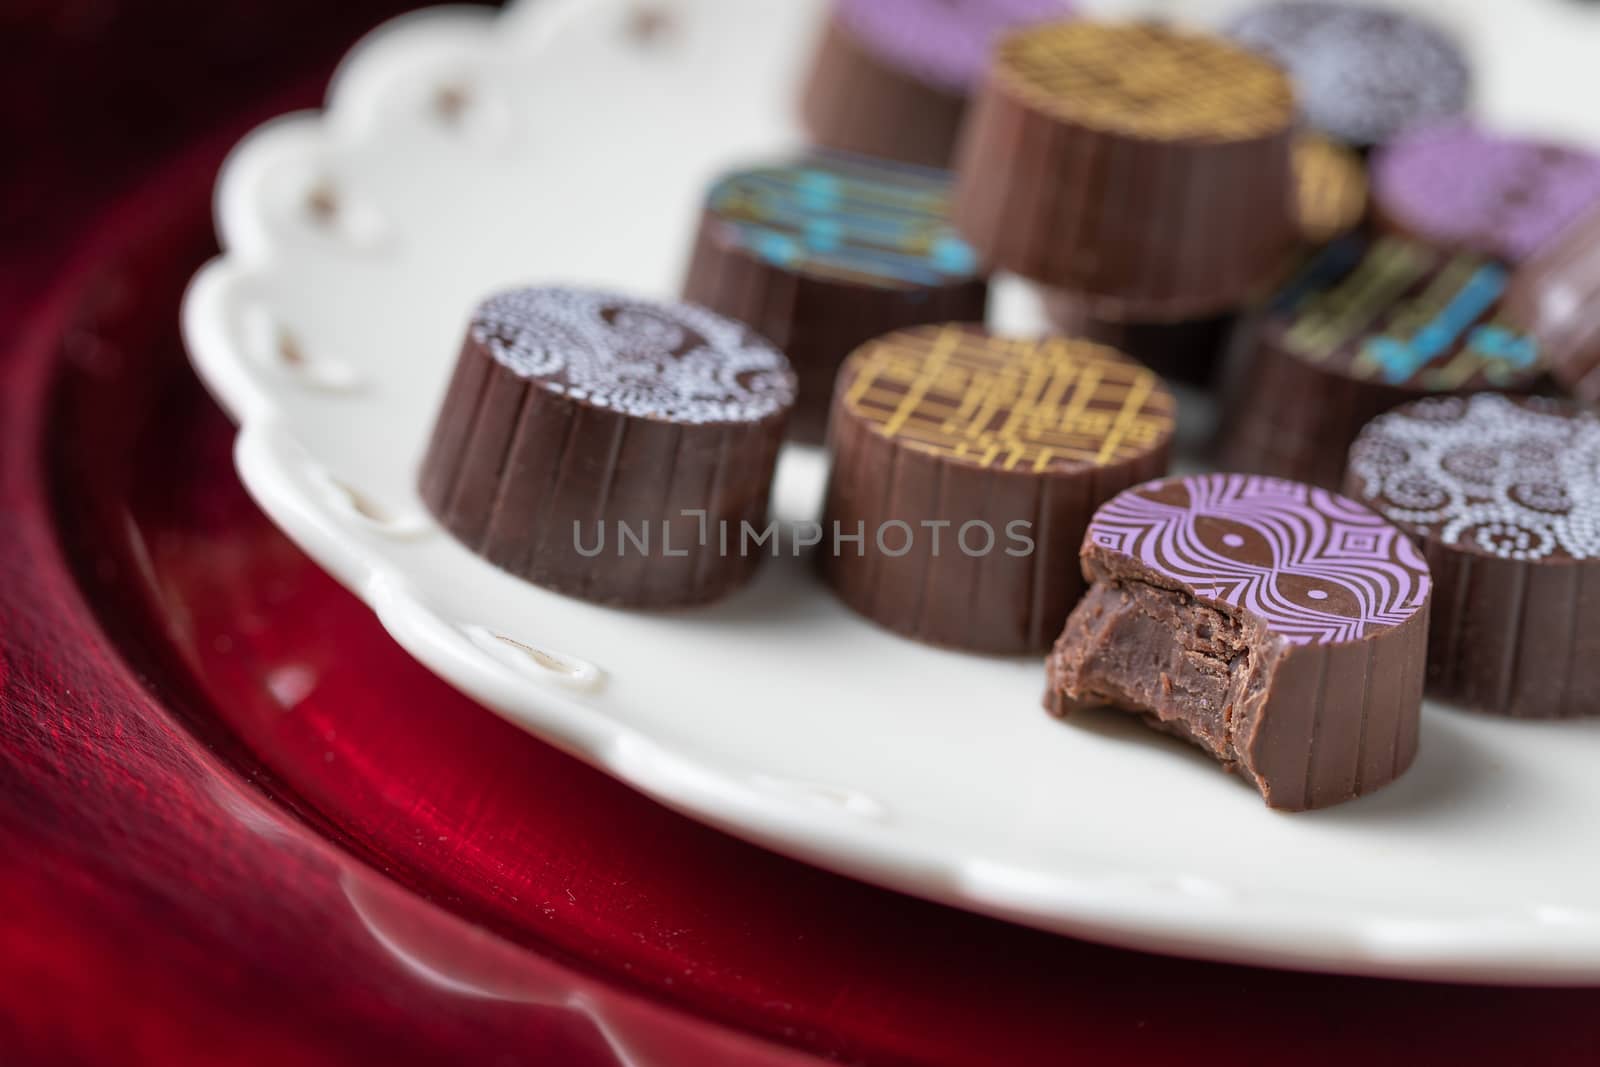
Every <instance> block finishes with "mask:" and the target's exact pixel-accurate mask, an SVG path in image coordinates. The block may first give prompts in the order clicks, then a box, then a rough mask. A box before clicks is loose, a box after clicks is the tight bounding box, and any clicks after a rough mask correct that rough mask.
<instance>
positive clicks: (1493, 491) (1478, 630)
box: [1345, 394, 1600, 718]
mask: <svg viewBox="0 0 1600 1067" xmlns="http://www.w3.org/2000/svg"><path fill="white" fill-rule="evenodd" d="M1345 484H1346V492H1348V493H1349V494H1350V495H1352V496H1354V497H1355V498H1356V499H1358V500H1360V501H1362V502H1364V503H1366V504H1368V505H1369V506H1371V507H1372V508H1374V509H1376V510H1377V511H1378V512H1379V513H1380V514H1382V515H1385V516H1387V517H1388V518H1389V519H1390V520H1391V521H1393V522H1394V523H1396V524H1397V525H1398V526H1399V527H1400V528H1401V529H1403V530H1405V531H1406V532H1407V533H1409V534H1411V535H1412V537H1413V538H1415V539H1416V541H1417V542H1418V543H1419V544H1420V545H1421V546H1422V551H1423V554H1424V555H1425V556H1426V557H1427V559H1428V565H1429V567H1431V568H1432V570H1433V577H1434V580H1435V581H1436V582H1437V583H1438V592H1437V594H1436V595H1435V597H1434V607H1433V624H1432V634H1431V638H1430V640H1429V642H1428V690H1429V692H1430V693H1431V694H1433V695H1434V696H1437V697H1439V698H1440V699H1443V700H1449V701H1455V702H1457V703H1460V704H1463V705H1466V706H1467V707H1470V708H1475V709H1477V710H1480V711H1487V712H1493V713H1496V714H1500V715H1515V716H1525V717H1537V718H1562V717H1571V716H1578V715H1595V714H1600V419H1597V418H1596V417H1595V416H1593V415H1590V414H1584V413H1581V412H1580V411H1579V410H1578V409H1577V408H1576V407H1575V406H1574V405H1572V404H1570V403H1566V402H1563V401H1558V400H1551V399H1544V398H1528V399H1515V400H1514V399H1510V398H1507V397H1504V396H1499V395H1495V394H1482V395H1478V396H1473V397H1439V398H1434V399H1429V400H1421V401H1417V402H1416V403H1413V404H1408V405H1406V406H1405V407H1403V408H1400V409H1398V410H1397V411H1393V412H1390V413H1389V414H1387V415H1384V416H1383V417H1381V418H1379V419H1377V420H1375V421H1374V422H1373V423H1372V424H1371V425H1369V426H1368V427H1367V428H1366V429H1365V430H1363V431H1362V433H1361V436H1360V437H1359V438H1358V439H1357V440H1356V443H1355V446H1354V447H1353V448H1352V449H1351V451H1350V471H1349V475H1348V478H1347V480H1346V483H1345Z"/></svg>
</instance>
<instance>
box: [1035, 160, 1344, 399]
mask: <svg viewBox="0 0 1600 1067" xmlns="http://www.w3.org/2000/svg"><path fill="white" fill-rule="evenodd" d="M1294 168H1295V185H1296V188H1297V190H1298V203H1299V219H1300V235H1301V240H1302V241H1304V242H1305V243H1306V244H1308V245H1318V244H1323V243H1325V242H1327V241H1331V240H1333V239H1334V238H1336V237H1339V236H1340V235H1342V234H1345V233H1349V232H1350V231H1351V230H1353V229H1355V228H1356V227H1357V226H1359V225H1360V224H1361V221H1362V219H1363V218H1365V216H1366V211H1367V180H1366V174H1365V171H1364V169H1363V167H1362V165H1361V161H1360V160H1359V159H1357V158H1356V156H1355V153H1353V152H1351V151H1350V150H1349V149H1346V148H1341V147H1340V146H1338V145H1336V144H1333V143H1332V142H1331V141H1328V140H1326V139H1324V138H1322V137H1315V136H1304V137H1301V138H1300V139H1299V140H1298V141H1296V142H1295V149H1294ZM1045 306H1046V309H1047V311H1048V313H1049V315H1050V320H1051V322H1052V323H1053V324H1054V325H1055V327H1056V328H1057V329H1058V330H1060V331H1061V332H1063V333H1066V334H1069V335H1071V336H1074V337H1087V338H1088V339H1090V340H1092V341H1099V342H1100V343H1102V344H1107V345H1110V346H1111V347H1112V348H1116V349H1118V350H1120V351H1123V352H1126V353H1127V354H1128V355H1130V356H1132V357H1133V358H1134V359H1137V360H1138V361H1139V362H1140V363H1143V364H1144V365H1145V366H1147V367H1149V368H1150V369H1151V370H1154V371H1155V372H1156V373H1158V374H1160V375H1161V376H1162V377H1163V378H1166V379H1167V380H1168V381H1175V382H1183V383H1185V384H1188V385H1195V386H1206V385H1209V384H1211V382H1212V380H1213V379H1214V378H1215V376H1216V371H1217V368H1218V366H1219V364H1220V363H1221V359H1222V355H1223V353H1224V351H1225V350H1226V348H1227V346H1228V341H1229V339H1230V338H1231V337H1232V336H1233V326H1234V315H1233V313H1232V312H1228V313H1225V314H1221V315H1210V316H1206V317H1204V318H1199V319H1179V320H1177V321H1167V320H1163V319H1159V318H1149V317H1147V316H1141V315H1140V314H1139V311H1138V309H1137V308H1130V307H1123V306H1119V305H1118V304H1116V303H1114V302H1108V301H1095V300H1090V299H1084V298H1083V297H1080V296H1078V295H1076V294H1074V293H1068V292H1053V293H1050V294H1049V295H1048V296H1047V297H1046V303H1045Z"/></svg>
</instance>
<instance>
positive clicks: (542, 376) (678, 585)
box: [421, 288, 795, 607]
mask: <svg viewBox="0 0 1600 1067" xmlns="http://www.w3.org/2000/svg"><path fill="white" fill-rule="evenodd" d="M794 397H795V381H794V374H793V372H792V371H791V370H790V369H789V364H788V361H787V360H785V359H784V358H783V355H782V354H781V353H779V352H778V351H777V350H776V349H774V348H773V347H772V346H771V345H769V344H767V343H766V342H765V341H763V340H761V339H760V338H759V337H757V336H756V335H755V334H754V333H752V332H751V331H750V330H749V329H748V328H747V327H745V326H744V325H742V324H741V323H737V322H733V321H731V320H729V319H725V318H723V317H722V316H720V315H716V314H713V313H711V312H709V311H707V310H705V309H704V308H700V307H696V306H694V305H690V304H663V303H655V302H651V301H646V300H636V299H633V298H631V297H626V296H618V295H615V294H611V293H603V292H594V291H591V290H587V289H567V288H534V289H519V290H514V291H510V292H505V293H500V294H499V295H497V296H494V297H491V298H490V299H488V300H487V301H485V302H484V303H483V304H481V305H479V307H478V308H477V310H476V311H475V312H474V313H473V316H472V321H471V324H470V325H469V327H468V329H467V338H466V342H465V344H464V345H463V346H462V349H461V356H460V359H459V360H458V362H457V364H456V369H455V375H454V377H453V378H452V379H451V382H450V385H449V389H448V391H447V393H446V395H445V399H444V405H443V408H442V409H441V411H440V414H439V418H438V422H437V423H436V425H435V427H434V432H433V438H432V441H431V443H430V444H429V446H428V450H427V453H426V455H425V457H424V459H423V462H422V473H421V493H422V499H423V501H424V502H425V503H426V504H427V506H428V508H429V509H430V510H431V511H432V512H433V514H434V515H435V517H437V518H438V520H439V522H440V523H441V524H442V525H443V526H444V528H445V529H446V530H448V531H449V532H450V533H451V534H453V535H454V536H455V537H456V538H457V539H458V540H460V541H461V542H462V543H463V544H465V545H466V546H467V547H468V548H470V549H472V550H473V551H474V552H476V553H478V554H479V555H481V556H483V557H484V558H485V559H487V560H488V561H489V562H491V563H493V564H495V565H496V566H499V567H502V568H504V569H505V570H507V571H509V572H511V573H512V574H515V575H517V576H518V577H521V578H526V579H527V580H529V581H531V582H534V583H536V584H538V585H541V586H544V587H546V588H548V589H553V590H555V591H557V592H560V593H566V594H569V595H571V596H577V597H582V598H584V599H586V600H594V601H599V602H601V603H607V604H618V605H627V606H635V607H666V606H672V605H686V604H696V603H702V602H705V601H709V600H714V599H716V598H717V597H720V596H722V595H723V594H725V593H727V592H729V591H731V590H732V589H734V588H735V587H736V586H738V585H740V584H741V583H743V582H744V581H745V580H746V579H747V578H749V577H750V575H751V574H752V572H753V571H754V569H755V566H756V564H757V562H758V560H759V554H755V553H752V554H749V555H742V554H739V553H723V552H721V551H719V549H718V541H719V538H718V536H717V533H716V531H718V530H719V528H720V527H719V525H718V524H719V523H722V522H726V523H728V524H730V525H731V526H733V527H734V528H735V529H737V528H738V525H739V523H741V522H749V523H751V524H752V525H753V526H755V527H757V528H760V527H763V526H764V525H765V523H766V514H767V497H768V492H769V489H770V487H771V483H772V472H773V466H774V464H775V462H776V460H777V454H778V446H779V443H780V441H781V439H782V437H783V426H784V421H785V420H786V419H787V417H788V414H789V409H790V408H791V407H792V406H793V404H794ZM706 530H710V531H712V533H711V535H710V536H709V537H707V536H704V531H706Z"/></svg>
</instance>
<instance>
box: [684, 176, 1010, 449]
mask: <svg viewBox="0 0 1600 1067" xmlns="http://www.w3.org/2000/svg"><path fill="white" fill-rule="evenodd" d="M988 295H989V290H988V285H987V283H986V282H985V281H984V279H983V277H982V276H981V275H980V274H979V271H978V261H977V257H976V255H975V254H974V253H973V251H972V249H971V248H970V247H968V246H967V243H966V242H965V241H963V240H961V238H960V237H959V236H958V235H957V234H956V232H955V229H954V228H953V227H952V226H951V224H950V176H949V174H948V173H947V172H945V171H940V170H929V169H926V168H922V167H910V166H903V165H898V164H893V163H885V162H882V161H879V160H870V159H864V158H862V157H859V156H844V155H833V154H819V155H815V156H811V157H808V158H805V159H801V160H797V161H795V162H792V163H784V164H780V165H774V166H768V167H757V168H753V169H750V170H741V171H736V172H734V173H732V174H729V175H727V176H725V177H723V178H721V179H720V180H719V181H717V182H716V183H715V184H714V185H713V186H712V188H711V192H710V194H709V196H708V197H707V199H706V205H705V211H704V214H703V216H702V219H701V223H700V234H699V237H698V238H697V239H696V242H695V249H694V257H693V259H692V261H691V262H690V265H689V275H688V279H687V281H686V283H685V285H684V298H685V299H687V300H691V301H694V302H696V303H699V304H704V305H705V306H706V307H709V308H711V309H712V310H714V311H717V312H719V313H721V314H724V315H728V316H730V317H732V318H736V319H738V320H739V321H741V322H747V323H749V324H750V325H751V326H752V327H754V328H755V329H756V331H757V332H759V333H760V334H762V336H764V337H766V338H767V339H768V340H770V341H771V342H772V343H773V344H775V345H777V346H778V347H779V348H780V349H782V350H783V351H784V353H785V354H786V355H787V356H788V357H789V360H790V362H791V363H792V364H793V365H794V368H795V371H796V372H797V373H798V374H799V376H800V398H799V403H798V405H797V406H796V409H795V413H794V418H793V419H792V420H791V422H790V427H789V432H790V435H791V436H792V437H794V438H796V439H797V440H801V441H808V442H820V441H821V440H822V438H823V432H824V430H825V429H826V426H827V420H828V405H829V402H830V400H831V398H832V396H833V380H834V376H835V375H836V374H837V373H838V371H839V364H841V363H843V362H844V359H845V357H846V356H848V355H849V354H850V353H851V352H852V351H854V350H855V349H856V348H857V347H858V346H860V345H862V344H864V343H866V342H867V341H868V340H870V339H872V338H874V337H877V336H878V335H880V334H884V333H888V332H890V331H892V330H897V329H901V328H903V327H907V326H919V325H923V324H925V323H935V322H963V321H970V322H982V321H983V318H984V313H985V306H986V304H987V302H988Z"/></svg>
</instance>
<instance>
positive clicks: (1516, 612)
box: [1346, 475, 1600, 719]
mask: <svg viewBox="0 0 1600 1067" xmlns="http://www.w3.org/2000/svg"><path fill="white" fill-rule="evenodd" d="M1346 493H1347V494H1348V495H1351V496H1352V497H1353V498H1354V499H1357V500H1361V499H1363V495H1362V486H1361V482H1360V479H1358V478H1356V477H1354V476H1353V475H1352V476H1351V477H1350V478H1349V479H1348V480H1347V482H1346ZM1413 540H1414V541H1415V542H1416V543H1417V546H1418V547H1419V548H1420V549H1421V550H1422V554H1423V555H1424V556H1425V557H1426V558H1427V560H1428V569H1429V570H1430V571H1431V572H1432V573H1433V622H1432V624H1431V627H1430V630H1429V635H1428V670H1427V690H1428V695H1430V696H1432V697H1434V698H1436V699H1438V700H1443V701H1447V702H1449V703H1452V704H1459V705H1461V706H1463V707H1467V708H1471V709H1473V710H1475V711H1482V712H1487V713H1490V714H1494V715H1509V716H1513V717H1516V718H1529V719H1568V718H1577V717H1580V716H1590V715H1600V560H1576V561H1575V560H1567V559H1563V560H1549V559H1546V560H1537V561H1532V562H1528V561H1523V560H1514V559H1499V558H1496V557H1493V556H1487V555H1483V554H1481V553H1478V552H1473V551H1470V550H1464V549H1461V548H1457V547H1455V546H1453V545H1448V544H1446V543H1444V542H1443V541H1441V540H1439V539H1438V538H1435V537H1428V536H1416V535H1413Z"/></svg>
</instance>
